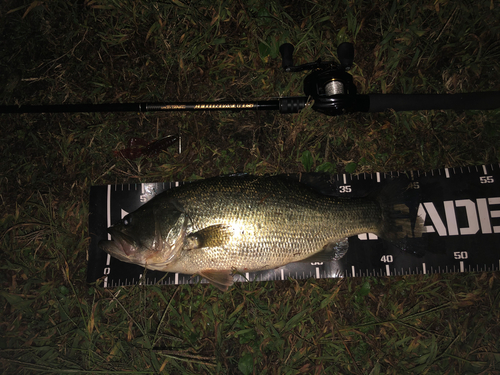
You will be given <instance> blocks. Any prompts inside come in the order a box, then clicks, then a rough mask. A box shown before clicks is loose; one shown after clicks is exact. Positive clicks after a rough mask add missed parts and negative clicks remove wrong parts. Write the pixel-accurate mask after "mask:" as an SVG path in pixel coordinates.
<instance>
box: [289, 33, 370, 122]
mask: <svg viewBox="0 0 500 375" xmlns="http://www.w3.org/2000/svg"><path fill="white" fill-rule="evenodd" d="M293 51H294V47H293V46H292V45H291V44H290V43H285V44H282V45H281V46H280V53H281V57H282V59H283V69H284V70H285V72H302V71H305V70H310V71H311V73H309V75H308V76H307V77H306V78H305V79H304V94H306V96H308V97H311V98H312V99H314V104H313V109H314V110H316V111H318V112H321V113H324V114H326V115H330V116H336V115H340V114H343V113H346V112H357V111H363V108H361V107H360V105H361V104H362V103H361V102H363V101H361V102H360V101H359V100H357V99H359V98H357V97H356V94H357V89H356V86H355V85H354V82H353V79H352V76H351V75H350V74H349V73H348V71H349V70H350V69H351V67H352V64H353V61H354V46H353V45H352V44H351V43H347V42H344V43H342V44H340V45H339V46H338V48H337V55H338V58H339V61H340V65H337V64H336V63H335V62H334V61H326V62H323V61H322V60H321V59H319V60H317V61H316V62H312V63H306V64H303V65H298V66H294V65H293ZM365 102H366V101H365ZM365 105H366V106H367V105H368V104H367V103H365Z"/></svg>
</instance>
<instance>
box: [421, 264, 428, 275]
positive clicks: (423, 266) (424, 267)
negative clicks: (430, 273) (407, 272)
mask: <svg viewBox="0 0 500 375" xmlns="http://www.w3.org/2000/svg"><path fill="white" fill-rule="evenodd" d="M422 273H423V274H424V275H426V274H427V268H426V266H425V263H422Z"/></svg>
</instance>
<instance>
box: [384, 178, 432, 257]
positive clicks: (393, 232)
mask: <svg viewBox="0 0 500 375" xmlns="http://www.w3.org/2000/svg"><path fill="white" fill-rule="evenodd" d="M405 192H406V193H407V195H408V194H411V193H413V192H414V191H413V192H412V191H409V189H408V181H405V179H399V178H398V179H395V180H391V181H390V182H389V183H388V184H387V185H385V186H384V187H383V188H382V190H381V191H380V193H379V194H377V196H376V200H377V201H378V203H379V205H380V208H381V209H382V220H381V222H380V224H379V227H378V233H377V234H378V236H379V237H381V238H383V239H385V240H388V241H390V242H392V243H393V244H394V245H396V246H397V247H399V248H401V249H403V250H405V251H410V252H413V253H415V254H417V255H418V254H419V253H421V251H420V250H416V251H415V250H414V249H409V246H411V244H410V241H408V239H412V238H420V237H422V229H423V225H424V222H423V220H422V218H421V217H419V216H417V214H416V210H410V209H409V207H408V206H407V205H406V204H404V203H402V202H403V201H404V195H405ZM417 193H418V192H417ZM412 211H414V212H412ZM414 245H415V246H420V245H417V244H416V243H415V244H414Z"/></svg>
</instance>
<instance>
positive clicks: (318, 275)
mask: <svg viewBox="0 0 500 375" xmlns="http://www.w3.org/2000/svg"><path fill="white" fill-rule="evenodd" d="M316 278H317V279H319V278H320V274H319V267H316Z"/></svg>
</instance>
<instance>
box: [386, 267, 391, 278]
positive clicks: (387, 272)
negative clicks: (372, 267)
mask: <svg viewBox="0 0 500 375" xmlns="http://www.w3.org/2000/svg"><path fill="white" fill-rule="evenodd" d="M385 273H386V274H387V276H391V269H390V268H389V265H388V264H386V265H385Z"/></svg>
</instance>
